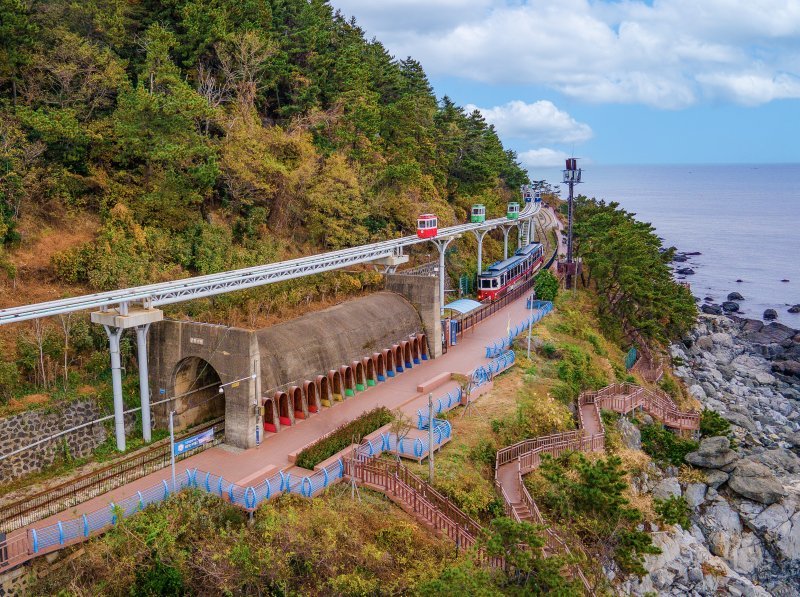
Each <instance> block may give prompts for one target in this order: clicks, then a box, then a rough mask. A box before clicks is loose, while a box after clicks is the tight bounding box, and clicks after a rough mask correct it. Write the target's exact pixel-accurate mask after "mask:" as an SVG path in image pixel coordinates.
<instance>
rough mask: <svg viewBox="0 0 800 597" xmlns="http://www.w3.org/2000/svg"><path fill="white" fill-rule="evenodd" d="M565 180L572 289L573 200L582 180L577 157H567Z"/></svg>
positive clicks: (568, 266)
mask: <svg viewBox="0 0 800 597" xmlns="http://www.w3.org/2000/svg"><path fill="white" fill-rule="evenodd" d="M563 174H564V182H565V183H566V184H568V185H569V198H568V200H567V210H568V220H569V224H568V228H567V267H566V273H567V276H566V287H567V290H570V289H572V281H573V278H574V276H575V265H574V260H573V258H572V200H573V189H574V187H575V185H576V184H579V183H580V182H581V169H580V168H578V160H577V159H576V158H567V161H566V169H565V170H564V171H563Z"/></svg>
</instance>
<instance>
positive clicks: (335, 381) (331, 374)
mask: <svg viewBox="0 0 800 597" xmlns="http://www.w3.org/2000/svg"><path fill="white" fill-rule="evenodd" d="M328 384H329V385H330V389H331V395H332V396H333V399H334V400H343V399H344V387H343V385H342V374H341V372H339V371H336V370H335V369H331V370H330V371H328Z"/></svg>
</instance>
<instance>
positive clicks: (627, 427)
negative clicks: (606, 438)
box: [617, 417, 642, 450]
mask: <svg viewBox="0 0 800 597" xmlns="http://www.w3.org/2000/svg"><path fill="white" fill-rule="evenodd" d="M617 429H618V430H619V434H620V436H621V437H622V443H623V444H625V447H626V448H630V449H631V450H641V449H642V432H641V431H639V428H638V427H637V426H636V425H634V424H633V423H631V422H630V421H629V420H628V419H626V418H625V417H622V418H620V419H619V421H617Z"/></svg>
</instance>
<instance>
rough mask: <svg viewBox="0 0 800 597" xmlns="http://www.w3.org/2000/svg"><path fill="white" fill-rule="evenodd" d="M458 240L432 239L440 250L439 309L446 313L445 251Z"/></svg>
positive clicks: (453, 238) (452, 238) (453, 237)
mask: <svg viewBox="0 0 800 597" xmlns="http://www.w3.org/2000/svg"><path fill="white" fill-rule="evenodd" d="M457 238H458V236H451V237H449V238H441V239H439V238H432V239H431V242H432V243H434V244H435V245H436V248H437V249H439V308H440V311H441V312H444V303H445V300H444V278H445V276H446V275H447V272H446V271H445V261H444V257H445V251H447V246H448V245H449V244H450V243H451V242H453V241H454V240H455V239H457Z"/></svg>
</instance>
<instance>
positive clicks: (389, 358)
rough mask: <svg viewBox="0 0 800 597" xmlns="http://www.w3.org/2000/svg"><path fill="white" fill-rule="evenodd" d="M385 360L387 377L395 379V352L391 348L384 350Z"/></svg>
mask: <svg viewBox="0 0 800 597" xmlns="http://www.w3.org/2000/svg"><path fill="white" fill-rule="evenodd" d="M383 360H384V362H385V363H386V375H388V376H389V377H394V350H393V349H391V348H387V349H386V350H384V351H383Z"/></svg>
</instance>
